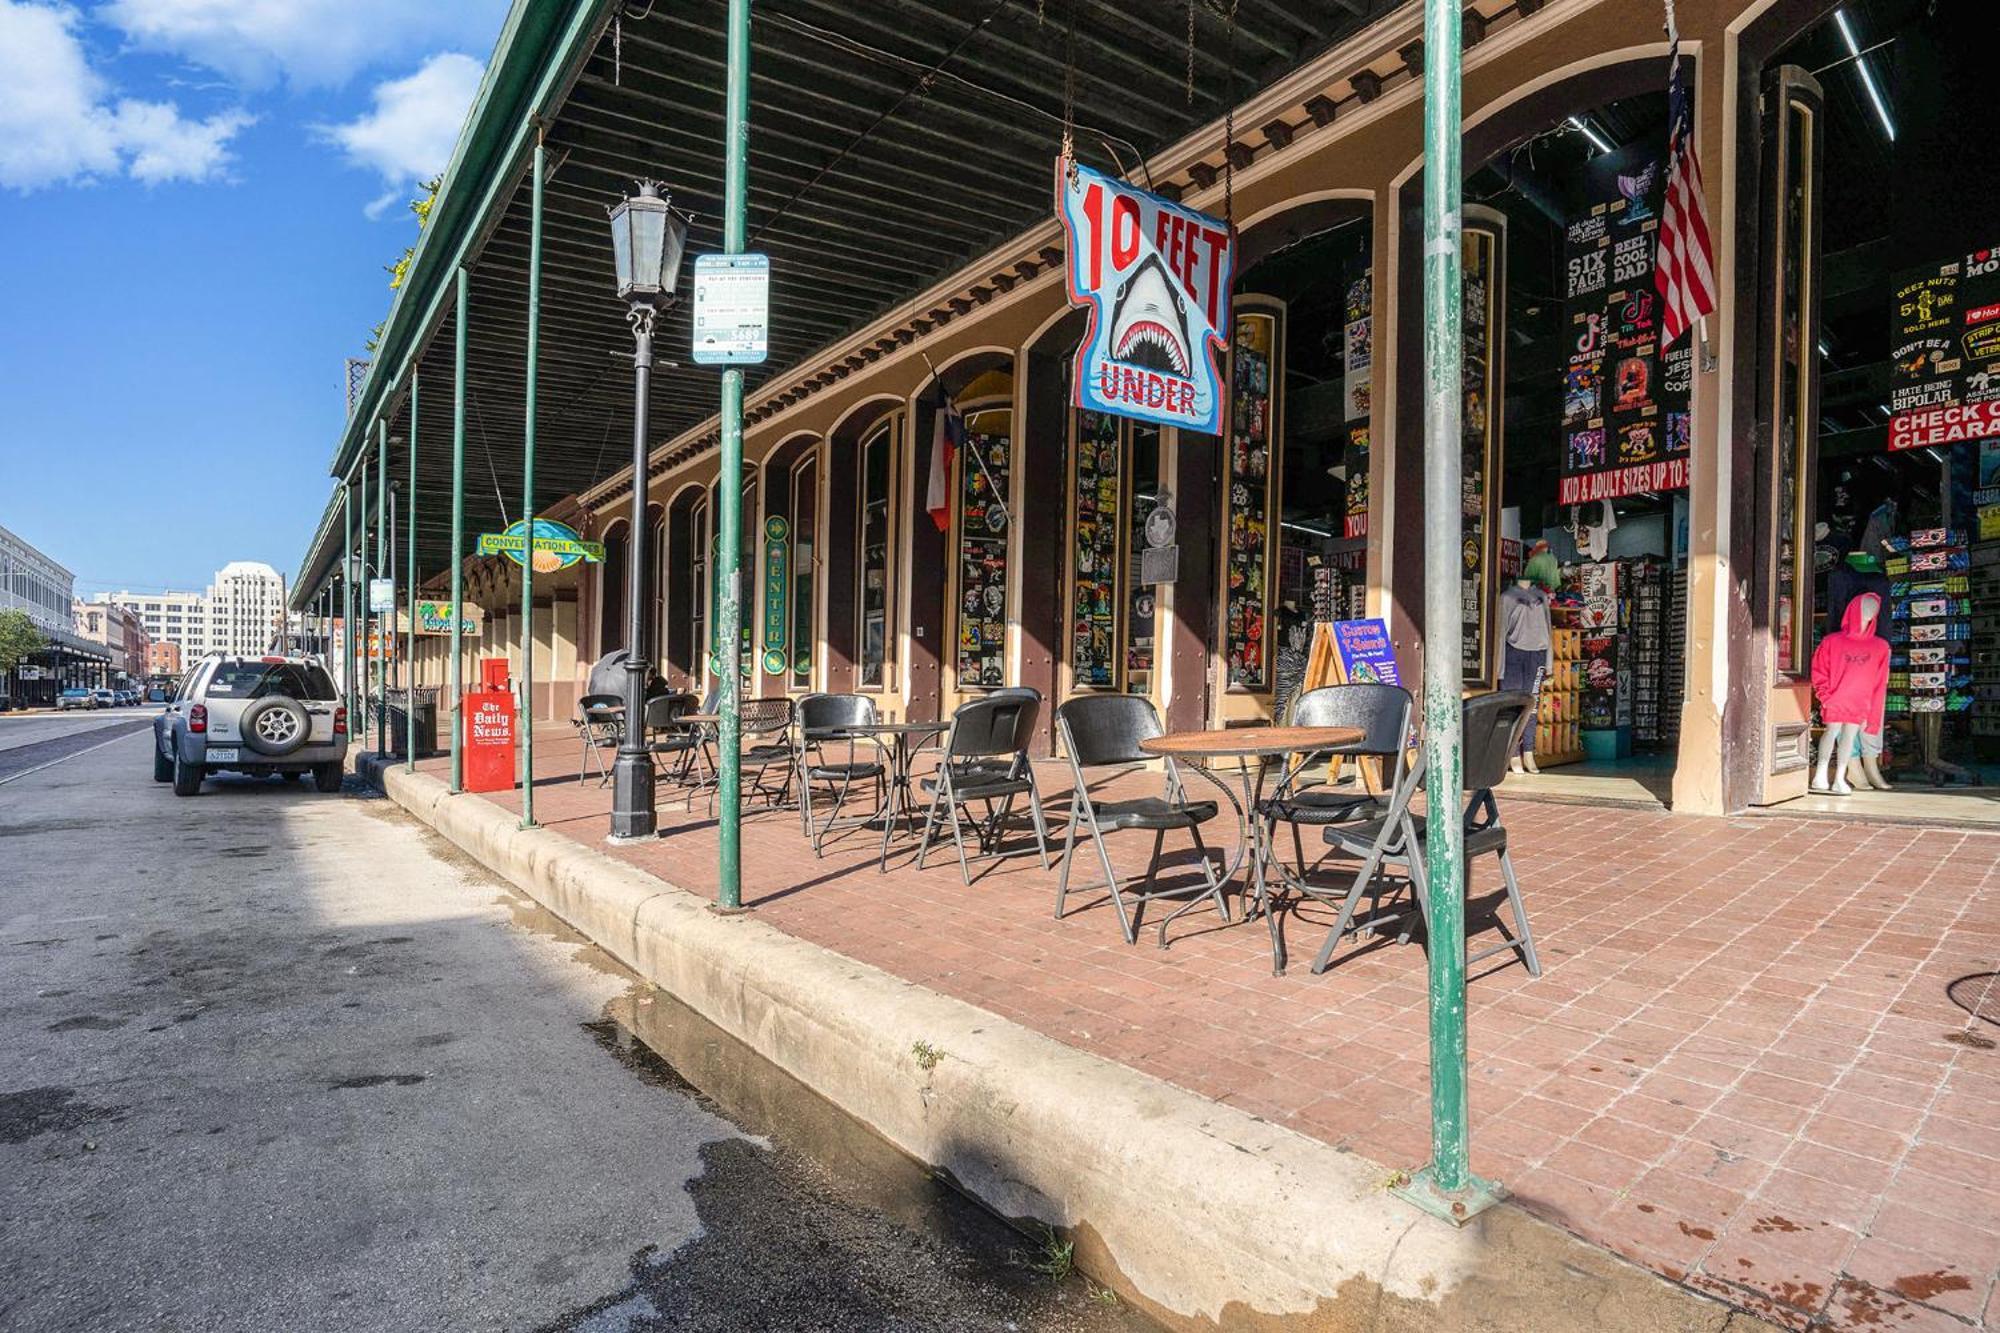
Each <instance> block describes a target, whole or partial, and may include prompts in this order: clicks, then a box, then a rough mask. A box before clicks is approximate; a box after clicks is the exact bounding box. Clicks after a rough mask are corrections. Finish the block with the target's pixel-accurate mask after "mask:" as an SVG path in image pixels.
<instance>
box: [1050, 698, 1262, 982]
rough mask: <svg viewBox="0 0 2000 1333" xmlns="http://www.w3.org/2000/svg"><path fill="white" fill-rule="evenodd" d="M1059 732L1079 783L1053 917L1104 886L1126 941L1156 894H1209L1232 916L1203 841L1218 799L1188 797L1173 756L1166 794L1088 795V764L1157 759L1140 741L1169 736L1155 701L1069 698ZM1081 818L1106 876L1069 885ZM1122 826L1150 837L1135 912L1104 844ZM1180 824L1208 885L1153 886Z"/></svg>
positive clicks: (1134, 936) (1100, 766) (1060, 712)
mask: <svg viewBox="0 0 2000 1333" xmlns="http://www.w3.org/2000/svg"><path fill="white" fill-rule="evenodd" d="M1056 730H1057V732H1058V733H1059V734H1060V735H1061V737H1062V746H1063V752H1064V753H1065V754H1067V755H1068V756H1069V767H1070V776H1071V780H1072V781H1073V782H1074V783H1075V786H1074V788H1073V789H1072V790H1071V792H1070V800H1069V830H1068V832H1067V833H1066V834H1064V836H1063V851H1062V857H1063V864H1062V875H1061V877H1060V878H1059V879H1058V880H1057V881H1056V919H1057V920H1058V921H1060V920H1062V915H1063V903H1064V900H1065V899H1066V898H1067V897H1068V896H1069V895H1070V894H1071V893H1080V892H1084V891H1086V890H1089V889H1098V888H1104V889H1109V890H1110V892H1111V905H1112V906H1113V907H1114V908H1115V909H1116V910H1117V913H1118V928H1119V929H1120V930H1121V931H1123V932H1124V935H1125V942H1126V943H1127V944H1133V943H1136V942H1137V941H1138V938H1139V923H1138V913H1139V911H1140V910H1141V909H1143V908H1144V906H1145V905H1146V904H1147V903H1148V902H1150V901H1152V900H1153V899H1155V898H1193V897H1195V896H1198V895H1200V894H1206V895H1208V896H1209V897H1212V898H1213V899H1214V900H1215V910H1216V911H1217V912H1218V913H1220V914H1221V916H1222V919H1223V920H1224V921H1227V920H1228V919H1229V903H1228V900H1227V899H1226V898H1225V897H1224V896H1223V892H1222V880H1221V879H1220V878H1218V877H1217V875H1216V873H1215V867H1214V865H1213V864H1211V862H1210V860H1209V853H1208V844H1207V843H1205V842H1203V841H1202V836H1201V826H1202V825H1203V824H1206V823H1207V822H1208V821H1209V820H1211V819H1214V818H1215V816H1216V813H1217V811H1218V809H1219V807H1218V806H1217V805H1216V803H1215V802H1214V801H1190V800H1189V799H1188V798H1187V792H1186V791H1185V790H1184V789H1183V788H1182V786H1181V776H1180V769H1179V767H1178V766H1176V765H1175V763H1174V761H1173V760H1171V759H1168V760H1166V761H1165V763H1166V792H1165V794H1164V795H1161V796H1138V797H1129V798H1126V799H1123V800H1116V801H1100V800H1098V799H1097V798H1096V797H1094V796H1092V795H1091V794H1090V776H1089V773H1088V771H1087V770H1090V769H1097V770H1100V771H1101V770H1104V769H1110V768H1117V769H1130V768H1133V767H1136V766H1138V765H1141V764H1146V763H1150V762H1151V761H1152V758H1153V756H1151V755H1149V754H1147V753H1146V752H1145V751H1144V750H1141V749H1140V748H1139V743H1140V742H1141V741H1145V740H1151V739H1152V738H1153V737H1155V736H1163V735H1165V734H1166V728H1165V727H1164V726H1162V725H1161V724H1160V715H1159V713H1158V712H1156V711H1155V710H1154V708H1153V704H1152V701H1151V700H1149V699H1145V698H1142V697H1140V696H1138V695H1129V694H1094V695H1086V696H1083V697H1081V698H1076V699H1070V700H1067V701H1065V702H1064V703H1063V704H1062V705H1061V706H1060V707H1059V708H1057V709H1056ZM1079 824H1081V825H1083V826H1084V827H1085V828H1087V829H1088V830H1089V833H1090V841H1091V843H1092V845H1094V846H1095V847H1096V848H1097V859H1098V861H1099V863H1100V864H1101V865H1103V867H1104V882H1103V883H1102V884H1085V885H1079V886H1077V887H1076V888H1074V889H1072V888H1071V887H1070V882H1069V873H1070V866H1071V865H1072V864H1074V862H1075V860H1076V830H1077V827H1078V825H1079ZM1123 829H1139V830H1142V831H1146V832H1150V833H1151V834H1152V835H1153V854H1152V856H1151V858H1150V859H1149V860H1148V861H1147V862H1146V874H1145V877H1144V879H1143V880H1141V881H1140V886H1139V891H1138V892H1137V893H1135V894H1133V895H1132V910H1131V911H1130V912H1128V911H1127V910H1126V907H1125V900H1126V893H1125V890H1124V886H1123V884H1122V883H1121V882H1120V880H1119V878H1118V872H1117V871H1115V870H1113V869H1112V868H1111V853H1110V852H1109V851H1108V850H1107V849H1106V848H1105V845H1104V835H1105V834H1107V833H1115V832H1118V831H1120V830H1123ZM1183 830H1184V831H1185V832H1186V833H1187V835H1188V836H1189V837H1190V838H1191V839H1193V841H1194V849H1195V851H1196V853H1197V854H1198V855H1199V856H1200V857H1201V869H1202V876H1203V879H1204V880H1205V881H1206V887H1205V888H1203V887H1196V886H1189V887H1185V888H1172V889H1155V888H1154V885H1155V884H1156V883H1157V882H1158V879H1159V873H1160V852H1161V850H1162V849H1163V847H1164V846H1165V844H1166V838H1167V834H1169V833H1173V832H1179V831H1183ZM1166 943H1167V922H1166V921H1162V922H1161V923H1160V947H1161V948H1165V947H1166Z"/></svg>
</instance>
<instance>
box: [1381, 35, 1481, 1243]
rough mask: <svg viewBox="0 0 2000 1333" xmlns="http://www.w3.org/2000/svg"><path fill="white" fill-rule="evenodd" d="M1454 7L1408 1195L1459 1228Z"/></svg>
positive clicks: (1436, 151)
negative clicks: (1422, 978) (1418, 1111)
mask: <svg viewBox="0 0 2000 1333" xmlns="http://www.w3.org/2000/svg"><path fill="white" fill-rule="evenodd" d="M1459 5H1460V0H1425V4H1424V63H1425V70H1424V249H1423V282H1424V437H1423V448H1424V672H1423V677H1424V680H1423V689H1424V765H1425V779H1424V789H1425V793H1426V805H1427V808H1428V809H1429V811H1430V818H1429V819H1428V820H1427V821H1426V825H1425V827H1426V835H1425V848H1424V850H1425V853H1426V856H1427V858H1428V865H1427V866H1426V868H1425V869H1426V893H1425V896H1426V899H1427V900H1428V905H1429V921H1428V923H1427V931H1426V936H1425V938H1426V945H1425V952H1426V954H1427V955H1428V962H1429V967H1430V1048H1431V1160H1430V1164H1429V1165H1428V1166H1426V1167H1424V1168H1423V1170H1422V1171H1420V1172H1418V1173H1417V1176H1416V1178H1415V1179H1414V1180H1412V1181H1411V1182H1410V1184H1409V1185H1408V1186H1407V1187H1406V1189H1405V1190H1404V1194H1405V1196H1406V1197H1408V1198H1410V1199H1411V1200H1412V1201H1414V1202H1415V1203H1416V1204H1417V1205H1418V1206H1420V1207H1422V1208H1424V1209H1425V1210H1426V1211H1428V1212H1432V1213H1436V1214H1437V1215H1438V1216H1440V1217H1444V1218H1446V1219H1448V1220H1451V1221H1457V1222H1462V1221H1464V1220H1465V1219H1466V1218H1468V1217H1471V1216H1472V1215H1473V1214H1474V1213H1477V1212H1478V1211H1480V1209H1482V1208H1485V1207H1487V1206H1488V1205H1490V1204H1491V1203H1493V1202H1494V1201H1495V1200H1496V1199H1497V1198H1498V1191H1497V1190H1496V1189H1495V1188H1494V1187H1493V1186H1492V1185H1490V1184H1488V1183H1487V1182H1485V1181H1481V1180H1478V1179H1476V1178H1475V1177H1474V1176H1473V1175H1472V1170H1471V1165H1470V1162H1469V1157H1468V1151H1467V1139H1468V1134H1469V1125H1468V1121H1467V1115H1468V1110H1469V1108H1468V1105H1467V1098H1466V1064H1465V827H1464V824H1463V822H1462V821H1461V820H1460V818H1459V810H1460V809H1461V807H1462V806H1463V804H1464V797H1463V795H1462V791H1461V789H1462V787H1463V785H1464V784H1463V781H1462V777H1463V772H1464V763H1463V760H1464V756H1463V754H1462V745H1463V734H1462V733H1463V719H1462V716H1461V714H1462V708H1463V705H1462V702H1461V699H1462V694H1463V679H1464V677H1463V667H1462V665H1461V647H1462V644H1461V640H1462V638H1463V633H1462V626H1461V608H1460V604H1459V603H1460V595H1461V590H1460V587H1459V579H1460V564H1459V547H1460V543H1461V542H1462V540H1463V535H1464V534H1463V531H1462V527H1463V523H1464V519H1463V508H1464V507H1463V505H1462V504H1461V503H1460V497H1459V474H1460V472H1461V471H1462V467H1461V463H1462V450H1463V449H1464V447H1465V446H1464V440H1463V437H1462V435H1461V430H1462V426H1463V415H1464V406H1465V402H1464V388H1463V383H1462V381H1461V379H1460V372H1461V366H1462V362H1463V360H1464V357H1465V340H1464V319H1465V310H1464V306H1463V305H1462V303H1461V302H1462V295H1461V291H1460V287H1461V279H1462V277H1463V268H1464V251H1463V249H1462V240H1461V235H1460V232H1461V224H1462V221H1463V219H1462V217H1461V213H1460V209H1461V202H1462V200H1461V195H1462V193H1463V189H1462V181H1461V179H1460V175H1459V172H1460V164H1459V147H1460V145H1459V57H1460V49H1459V44H1460V39H1461V28H1460V24H1461V22H1462V20H1461V18H1460V15H1459Z"/></svg>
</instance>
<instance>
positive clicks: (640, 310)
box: [611, 180, 687, 843]
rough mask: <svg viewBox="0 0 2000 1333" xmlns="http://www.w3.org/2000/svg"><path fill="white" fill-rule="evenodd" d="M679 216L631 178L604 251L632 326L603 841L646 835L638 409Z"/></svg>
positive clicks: (642, 415) (675, 277) (649, 185)
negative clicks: (615, 730) (615, 725)
mask: <svg viewBox="0 0 2000 1333" xmlns="http://www.w3.org/2000/svg"><path fill="white" fill-rule="evenodd" d="M686 245H687V219H686V218H685V217H684V216H682V215H681V214H679V213H676V212H675V211H674V209H673V205H672V203H671V202H670V201H668V200H667V199H665V198H662V197H661V195H660V190H659V186H658V185H657V184H656V183H655V182H653V181H649V180H642V181H640V182H639V193H637V194H636V195H630V196H627V197H626V198H624V199H622V200H620V201H619V202H618V203H617V204H615V205H613V206H612V209H611V256H612V260H613V262H614V263H615V264H616V265H617V269H618V298H619V299H620V300H622V301H624V302H625V303H626V307H627V308H626V312H625V318H626V321H627V322H628V323H630V324H631V326H632V342H633V347H632V380H633V383H632V531H631V535H630V538H629V539H628V541H627V542H626V547H625V552H626V554H625V566H626V568H625V610H626V621H625V726H624V735H623V738H622V739H621V740H620V741H619V743H618V758H617V761H616V762H615V763H614V764H613V765H612V768H611V841H612V842H614V843H622V842H631V841H635V840H637V839H640V838H650V837H652V836H653V835H654V834H655V833H656V832H657V831H658V828H659V822H658V817H657V816H656V815H655V813H654V811H653V757H652V755H651V754H650V753H648V751H647V749H646V680H647V676H648V675H649V669H650V667H651V663H650V662H648V661H647V660H646V642H645V639H646V602H645V591H646V583H645V571H646V562H647V559H648V557H647V553H646V536H647V533H646V436H647V427H646V408H647V402H648V398H649V396H650V394H649V386H650V384H651V382H652V375H653V320H654V319H655V317H657V316H658V314H659V312H660V311H662V310H664V309H666V308H667V307H669V306H671V305H672V304H673V303H674V301H675V299H676V297H677V294H678V290H679V287H680V273H681V252H682V250H683V249H684V248H685V247H686Z"/></svg>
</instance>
